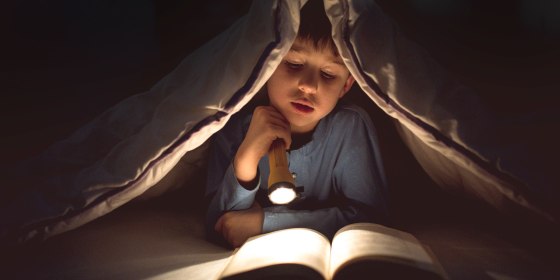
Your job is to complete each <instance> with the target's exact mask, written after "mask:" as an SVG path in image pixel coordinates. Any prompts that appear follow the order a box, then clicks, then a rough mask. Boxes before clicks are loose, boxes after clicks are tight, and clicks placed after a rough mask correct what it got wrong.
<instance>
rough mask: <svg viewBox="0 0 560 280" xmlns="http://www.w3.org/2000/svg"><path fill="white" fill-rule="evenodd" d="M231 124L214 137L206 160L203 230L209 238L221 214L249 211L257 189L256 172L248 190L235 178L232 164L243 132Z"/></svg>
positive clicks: (258, 174) (235, 122) (239, 127)
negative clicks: (252, 186)
mask: <svg viewBox="0 0 560 280" xmlns="http://www.w3.org/2000/svg"><path fill="white" fill-rule="evenodd" d="M231 122H234V123H233V125H230V126H228V127H225V128H224V129H222V130H221V131H220V132H218V133H216V134H215V136H214V138H213V139H212V141H213V142H212V146H211V150H210V154H209V159H208V176H207V185H206V197H207V199H208V200H209V201H210V202H209V204H208V209H207V212H206V229H207V233H209V234H212V232H213V231H214V230H213V229H214V225H215V224H216V221H217V220H218V219H219V218H220V216H221V215H222V214H223V213H225V212H227V211H232V210H243V209H248V208H250V207H251V205H252V204H253V201H254V199H255V195H256V193H257V190H258V188H259V186H260V173H259V172H258V170H257V177H258V182H257V184H256V186H255V187H254V188H252V189H250V190H249V189H246V188H244V187H243V186H241V184H240V183H239V181H238V180H237V177H235V170H234V167H233V163H232V161H233V158H234V156H235V153H236V151H237V148H238V146H239V145H240V144H239V143H240V142H241V140H242V139H243V138H242V137H243V130H242V129H241V126H240V125H239V124H237V122H238V120H231Z"/></svg>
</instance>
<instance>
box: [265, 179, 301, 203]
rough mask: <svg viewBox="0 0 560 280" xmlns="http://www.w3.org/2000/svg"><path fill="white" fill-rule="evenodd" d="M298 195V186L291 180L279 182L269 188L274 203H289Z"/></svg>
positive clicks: (269, 195) (269, 196)
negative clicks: (290, 181)
mask: <svg viewBox="0 0 560 280" xmlns="http://www.w3.org/2000/svg"><path fill="white" fill-rule="evenodd" d="M296 197H297V192H296V188H295V186H294V185H293V184H291V183H289V182H279V183H276V184H274V185H272V186H271V187H270V188H269V189H268V198H269V199H270V201H271V202H272V203H274V204H288V203H290V202H292V201H293V200H294V199H296Z"/></svg>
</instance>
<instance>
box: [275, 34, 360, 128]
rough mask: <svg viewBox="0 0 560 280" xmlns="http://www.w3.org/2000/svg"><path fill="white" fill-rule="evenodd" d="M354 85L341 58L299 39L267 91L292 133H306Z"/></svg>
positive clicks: (328, 50)
mask: <svg viewBox="0 0 560 280" xmlns="http://www.w3.org/2000/svg"><path fill="white" fill-rule="evenodd" d="M353 83H354V78H352V76H350V73H349V72H348V69H346V66H344V64H343V62H342V59H341V58H340V57H338V56H335V55H334V54H333V52H332V51H331V50H330V49H329V48H324V49H322V50H317V49H316V48H315V47H314V46H313V43H312V42H307V41H304V40H300V39H299V38H298V39H296V41H295V42H294V44H293V46H292V49H291V50H290V51H289V53H288V54H287V55H286V56H285V57H284V59H283V60H282V63H281V64H280V65H279V66H278V68H277V69H276V71H274V73H273V74H272V76H271V77H270V79H269V80H268V83H267V89H268V97H269V99H270V105H272V106H273V107H274V108H276V109H277V110H278V111H280V113H282V115H284V117H285V118H286V119H287V120H288V121H289V122H290V124H291V129H292V133H306V132H310V131H312V130H313V129H315V126H316V125H317V124H318V123H319V120H321V119H322V118H323V117H325V116H326V115H327V114H328V113H330V112H331V111H332V109H333V108H334V107H335V105H336V103H337V102H338V100H339V99H340V98H341V97H342V96H344V94H346V92H348V90H349V89H350V87H351V86H352V84H353Z"/></svg>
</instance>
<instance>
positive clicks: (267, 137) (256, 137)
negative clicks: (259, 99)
mask: <svg viewBox="0 0 560 280" xmlns="http://www.w3.org/2000/svg"><path fill="white" fill-rule="evenodd" d="M277 138H280V139H282V140H284V143H285V144H286V148H289V147H290V145H291V143H292V136H291V130H290V123H289V122H288V120H286V118H284V116H282V114H281V113H280V112H278V111H277V110H276V109H275V108H274V107H271V106H259V107H257V108H256V109H255V111H254V112H253V118H252V119H251V124H250V125H249V130H248V131H247V134H246V135H245V138H244V139H243V142H242V143H241V145H240V146H239V149H238V150H237V154H236V155H235V159H234V162H233V166H234V169H235V176H236V177H237V180H239V182H240V183H241V184H242V185H243V186H248V185H249V183H250V182H252V181H253V180H254V179H255V178H256V176H257V166H258V164H259V160H260V159H261V158H262V157H263V156H264V155H266V154H267V153H268V151H269V149H270V145H271V144H272V142H273V141H274V140H276V139H277Z"/></svg>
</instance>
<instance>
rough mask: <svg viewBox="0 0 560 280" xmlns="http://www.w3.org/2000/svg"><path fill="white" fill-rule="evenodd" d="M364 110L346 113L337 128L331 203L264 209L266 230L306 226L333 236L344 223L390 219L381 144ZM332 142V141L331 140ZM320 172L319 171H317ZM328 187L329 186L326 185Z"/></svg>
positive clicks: (382, 221) (381, 221)
mask: <svg viewBox="0 0 560 280" xmlns="http://www.w3.org/2000/svg"><path fill="white" fill-rule="evenodd" d="M364 114H365V112H363V113H358V114H352V115H353V117H352V118H347V117H344V118H343V119H342V120H338V121H341V123H338V124H337V127H340V128H342V130H334V131H333V133H336V135H329V136H328V137H335V138H336V137H340V139H341V140H340V141H335V143H336V145H332V147H329V149H330V150H332V149H337V150H336V152H335V153H334V154H336V155H338V157H339V158H338V160H337V161H336V164H335V167H334V170H332V174H330V176H332V177H333V186H330V187H331V188H333V190H332V191H333V198H332V200H331V203H330V205H329V204H327V205H328V206H324V207H322V208H319V209H317V208H315V209H307V210H301V209H297V210H295V209H289V208H287V207H278V206H273V207H267V208H265V209H264V224H263V231H264V232H270V231H275V230H278V229H282V228H290V227H306V228H311V229H315V230H317V231H319V232H321V233H323V234H325V235H326V236H327V237H329V238H332V237H333V236H334V234H335V233H336V231H337V230H338V229H340V228H341V227H343V226H345V225H348V224H351V223H356V222H376V223H386V222H387V216H388V215H387V189H386V179H385V175H384V170H383V167H382V162H381V157H380V154H379V147H378V144H377V139H376V136H375V130H374V127H373V124H372V123H371V120H369V117H368V116H367V115H364ZM331 143H333V142H331ZM317 176H319V174H317ZM326 187H327V186H326Z"/></svg>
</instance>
